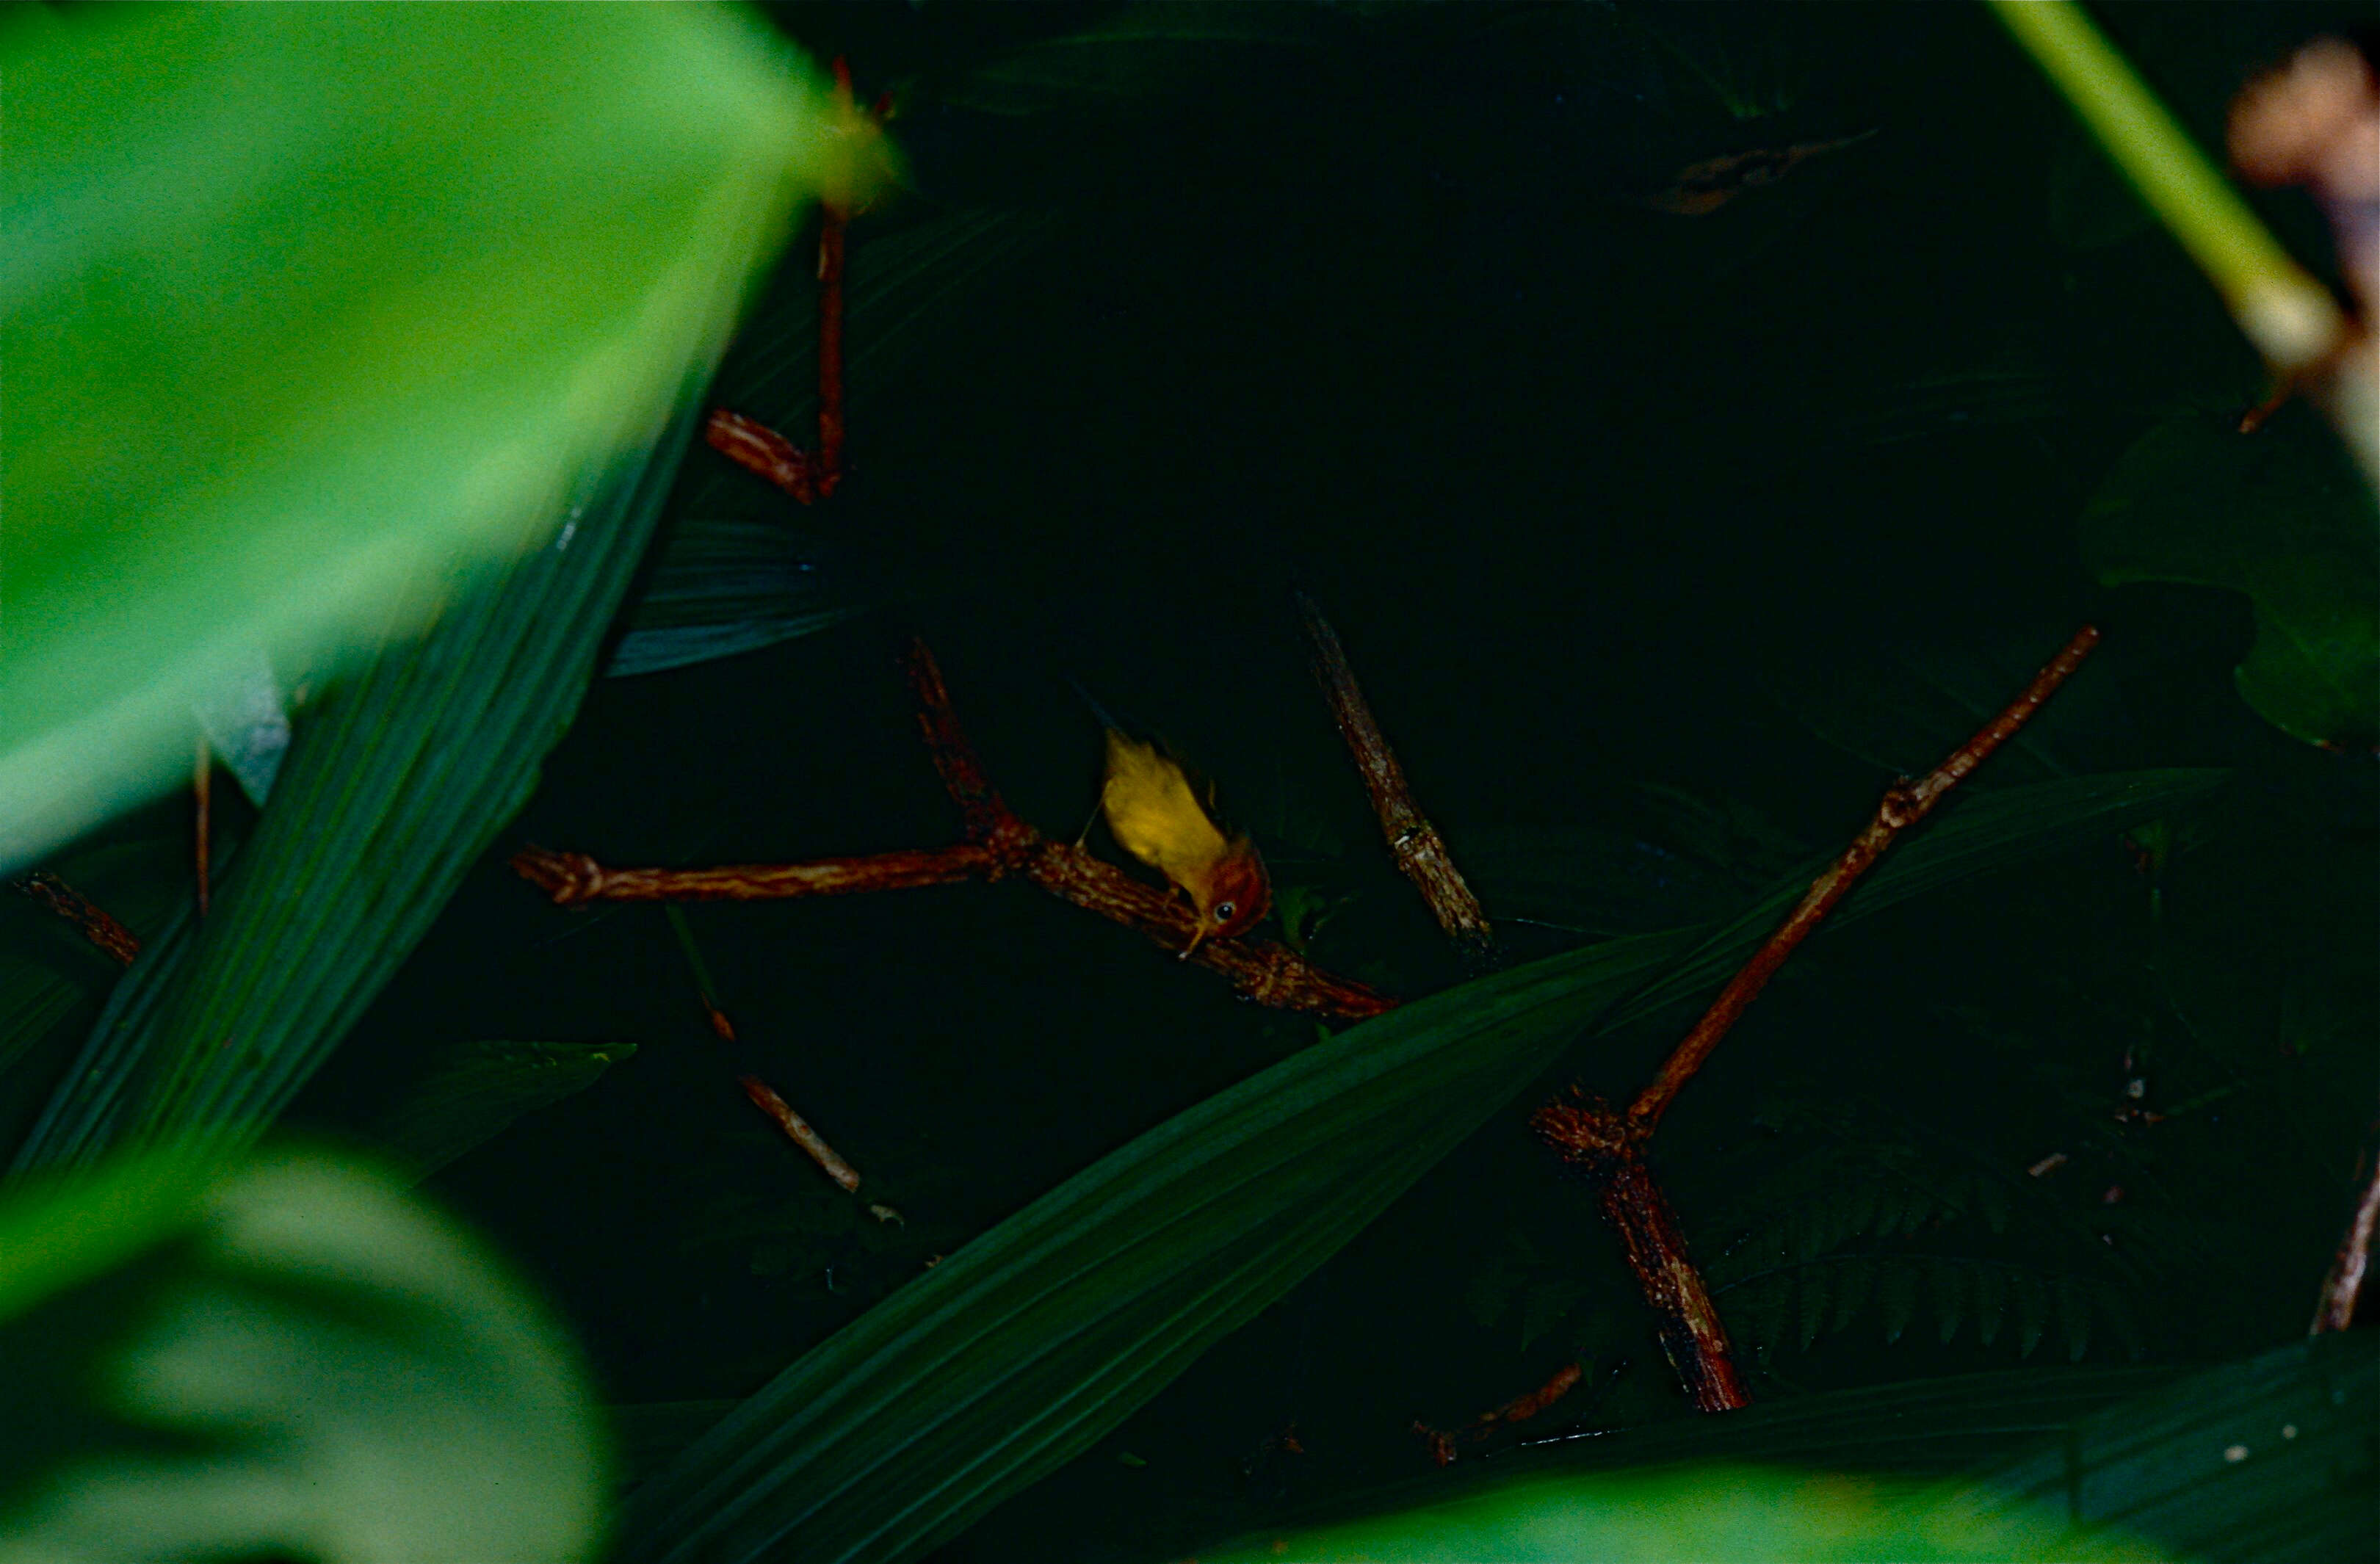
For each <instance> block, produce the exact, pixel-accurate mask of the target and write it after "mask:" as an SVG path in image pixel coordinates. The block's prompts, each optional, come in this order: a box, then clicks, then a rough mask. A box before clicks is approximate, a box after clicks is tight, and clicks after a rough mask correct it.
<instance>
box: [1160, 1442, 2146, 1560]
mask: <svg viewBox="0 0 2380 1564" xmlns="http://www.w3.org/2000/svg"><path fill="white" fill-rule="evenodd" d="M1198 1557H1199V1558H1202V1559H1212V1560H1218V1561H1239V1560H1245V1561H1247V1564H1258V1561H1262V1560H1270V1559H1276V1558H1295V1559H1301V1560H1311V1561H1314V1564H1325V1561H1342V1560H1343V1561H1346V1564H1355V1561H1358V1560H1362V1561H1370V1560H1379V1559H1397V1560H1409V1561H1411V1564H1470V1561H1473V1560H1478V1559H1497V1560H1500V1561H1511V1564H1521V1561H1523V1560H1538V1559H1542V1560H1546V1561H1548V1564H1555V1561H1561V1564H1568V1561H1569V1560H1573V1559H1582V1558H1592V1559H1597V1560H1609V1561H1611V1564H1640V1561H1641V1564H1672V1561H1674V1560H1677V1559H1682V1558H1691V1559H1696V1560H1712V1561H1714V1564H1716V1561H1718V1560H1746V1561H1753V1560H1762V1561H1765V1560H1770V1559H1780V1558H1791V1559H1795V1560H1806V1561H1808V1564H1827V1561H1832V1560H1840V1561H1845V1564H1849V1561H1852V1560H1871V1559H1877V1558H1892V1559H1969V1560H1976V1561H1979V1564H1980V1561H1983V1560H1995V1561H2013V1560H2018V1559H2040V1560H2045V1561H2046V1560H2050V1559H2073V1560H2085V1559H2094V1560H2095V1559H2106V1560H2119V1559H2123V1560H2148V1559H2157V1558H2167V1557H2168V1555H2166V1554H2162V1553H2159V1552H2157V1551H2156V1550H2155V1549H2154V1548H2151V1547H2147V1546H2143V1545H2141V1544H2139V1543H2135V1542H2132V1541H2130V1540H2128V1539H2125V1538H2123V1537H2120V1536H2115V1535H2105V1534H2102V1535H2094V1536H2089V1537H2084V1538H2077V1537H2075V1536H2073V1535H2072V1534H2070V1532H2069V1531H2068V1529H2067V1527H2066V1526H2065V1524H2064V1522H2063V1518H2062V1517H2061V1516H2060V1515H2059V1514H2058V1511H2057V1510H2056V1509H2054V1508H2052V1507H2050V1506H2046V1505H2044V1506H2040V1507H2037V1508H2036V1509H2034V1510H2031V1511H2027V1512H2023V1513H2019V1514H2007V1513H1996V1514H1994V1515H1992V1516H1991V1517H1989V1518H1988V1519H1984V1518H1978V1517H1975V1516H1973V1515H1969V1514H1965V1513H1962V1512H1960V1511H1958V1510H1955V1509H1946V1508H1945V1507H1943V1506H1941V1505H1940V1504H1938V1503H1934V1502H1928V1501H1927V1500H1926V1499H1925V1498H1923V1497H1913V1496H1912V1495H1911V1494H1909V1493H1908V1492H1907V1491H1906V1490H1904V1489H1899V1488H1896V1487H1894V1486H1892V1485H1885V1484H1876V1483H1871V1482H1864V1481H1862V1480H1861V1479H1859V1478H1857V1477H1852V1476H1846V1475H1841V1474H1837V1473H1815V1474H1811V1475H1806V1476H1804V1475H1801V1474H1798V1473H1783V1472H1773V1471H1759V1470H1755V1469H1750V1468H1743V1467H1725V1466H1696V1467H1694V1468H1693V1469H1691V1470H1689V1471H1685V1472H1665V1473H1646V1474H1644V1475H1641V1476H1627V1477H1617V1476H1611V1477H1586V1478H1570V1479H1567V1480H1564V1479H1557V1478H1541V1479H1538V1480H1536V1481H1533V1482H1514V1483H1512V1484H1510V1485H1507V1486H1504V1487H1501V1488H1500V1489H1498V1490H1496V1491H1494V1492H1491V1493H1488V1494H1483V1495H1481V1496H1479V1497H1474V1498H1469V1499H1456V1500H1450V1501H1444V1502H1440V1503H1437V1504H1431V1505H1425V1506H1422V1507H1419V1508H1416V1509H1408V1510H1404V1511H1401V1512H1399V1513H1396V1514H1393V1515H1383V1516H1379V1517H1377V1518H1375V1519H1372V1520H1367V1521H1353V1522H1342V1523H1341V1524H1339V1525H1336V1526H1330V1527H1325V1528H1322V1529H1319V1530H1316V1531H1310V1532H1299V1533H1288V1534H1269V1535H1266V1536H1264V1537H1260V1538H1255V1539H1251V1540H1249V1541H1246V1542H1243V1543H1240V1544H1238V1545H1236V1546H1223V1547H1220V1548H1216V1549H1213V1550H1208V1551H1202V1552H1201V1553H1200V1554H1199V1555H1198Z"/></svg>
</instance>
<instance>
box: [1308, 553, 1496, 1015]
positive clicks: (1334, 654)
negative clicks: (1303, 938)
mask: <svg viewBox="0 0 2380 1564" xmlns="http://www.w3.org/2000/svg"><path fill="white" fill-rule="evenodd" d="M1297 612H1298V617H1299V618H1300V619H1301V620H1303V621H1304V622H1305V638H1306V640H1307V642H1308V644H1309V645H1310V647H1311V649H1312V651H1313V657H1314V677H1315V679H1316V680H1317V682H1318V683H1319V684H1320V685H1322V694H1323V696H1324V697H1325V698H1326V699H1327V700H1329V701H1330V715H1331V717H1332V718H1333V719H1334V720H1335V721H1337V722H1338V724H1339V736H1340V737H1341V738H1342V739H1344V740H1345V741H1346V744H1347V752H1348V753H1349V754H1350V755H1352V756H1354V760H1355V770H1357V771H1358V772H1359V773H1361V774H1362V776H1363V779H1364V788H1365V791H1366V792H1367V793H1369V794H1371V795H1372V810H1373V812H1374V813H1375V814H1377V815H1378V816H1379V818H1380V834H1381V835H1383V836H1385V837H1386V838H1388V843H1389V851H1390V854H1392V855H1394V856H1395V858H1396V860H1397V867H1398V868H1400V869H1402V870H1403V871H1404V876H1405V878H1406V879H1410V880H1412V881H1413V882H1414V886H1415V889H1417V890H1418V891H1420V892H1421V894H1422V900H1423V901H1425V902H1427V903H1429V910H1430V913H1431V915H1433V916H1435V917H1436V918H1437V919H1438V924H1439V927H1440V928H1443V929H1445V930H1446V934H1447V938H1449V939H1450V940H1453V941H1454V943H1455V946H1456V948H1457V949H1459V950H1460V951H1461V952H1463V961H1464V963H1465V964H1467V965H1468V966H1469V967H1470V968H1471V970H1472V971H1474V972H1475V973H1476V972H1485V971H1488V970H1489V969H1490V968H1492V967H1494V966H1495V965H1496V964H1497V961H1496V934H1495V930H1494V929H1493V928H1491V927H1489V926H1488V913H1487V910H1486V909H1485V908H1483V907H1482V906H1480V904H1479V898H1478V897H1477V896H1475V895H1474V894H1473V893H1472V890H1471V886H1470V882H1469V881H1467V880H1465V879H1463V871H1461V870H1460V869H1458V868H1456V867H1454V856H1453V855H1452V854H1451V853H1449V852H1448V851H1447V850H1446V841H1445V839H1444V838H1443V837H1441V836H1439V834H1438V828H1437V827H1436V826H1434V825H1432V824H1430V822H1429V819H1428V817H1427V816H1425V815H1424V814H1423V813H1422V812H1421V808H1420V806H1418V805H1416V804H1415V802H1414V796H1413V789H1412V787H1411V786H1410V785H1408V784H1407V782H1405V772H1404V768H1403V766H1401V765H1399V764H1398V763H1397V754H1396V751H1395V750H1393V749H1391V748H1390V747H1389V741H1388V736H1387V735H1386V734H1382V733H1381V732H1380V724H1379V723H1378V721H1375V720H1374V718H1373V716H1372V707H1371V703H1370V702H1369V701H1367V700H1366V699H1365V698H1364V690H1363V686H1362V685H1358V684H1357V683H1356V682H1355V671H1354V668H1352V667H1350V666H1349V665H1348V662H1347V652H1346V649H1344V648H1343V647H1342V646H1341V645H1340V644H1339V632H1338V631H1336V630H1334V629H1332V628H1331V626H1330V620H1328V619H1326V618H1324V617H1323V615H1322V610H1321V609H1320V608H1319V607H1318V605H1317V604H1316V603H1315V601H1314V600H1313V599H1312V598H1309V597H1307V596H1306V595H1305V593H1304V592H1300V593H1298V594H1297Z"/></svg>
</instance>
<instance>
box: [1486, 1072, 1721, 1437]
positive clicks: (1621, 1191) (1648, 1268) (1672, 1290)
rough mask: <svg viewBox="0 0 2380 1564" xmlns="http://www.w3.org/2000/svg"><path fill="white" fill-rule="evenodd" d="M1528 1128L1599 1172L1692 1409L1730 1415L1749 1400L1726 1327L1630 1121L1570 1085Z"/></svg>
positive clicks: (1608, 1211) (1608, 1212) (1608, 1214)
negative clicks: (1567, 1094)
mask: <svg viewBox="0 0 2380 1564" xmlns="http://www.w3.org/2000/svg"><path fill="white" fill-rule="evenodd" d="M1529 1126H1530V1128H1532V1129H1534V1130H1536V1132H1537V1134H1538V1135H1539V1136H1541V1137H1542V1138H1543V1139H1544V1140H1545V1141H1546V1143H1547V1144H1548V1145H1549V1146H1552V1147H1553V1148H1554V1149H1555V1150H1556V1151H1558V1152H1560V1154H1561V1156H1562V1158H1563V1159H1564V1160H1565V1161H1568V1162H1573V1163H1575V1164H1577V1165H1578V1166H1579V1167H1581V1168H1584V1169H1585V1170H1586V1171H1587V1172H1588V1173H1589V1174H1591V1175H1592V1176H1593V1177H1594V1179H1595V1181H1596V1186H1597V1190H1596V1193H1597V1199H1598V1201H1599V1203H1600V1204H1601V1206H1602V1208H1603V1218H1604V1220H1605V1221H1607V1222H1609V1223H1610V1224H1611V1227H1612V1230H1613V1231H1616V1232H1617V1233H1619V1234H1620V1241H1621V1244H1622V1245H1623V1246H1624V1248H1625V1249H1626V1252H1627V1255H1628V1268H1629V1269H1630V1270H1631V1271H1633V1273H1635V1277H1636V1282H1637V1285H1638V1286H1639V1287H1641V1288H1642V1289H1643V1290H1644V1292H1645V1302H1646V1303H1650V1304H1651V1305H1652V1306H1653V1312H1654V1315H1656V1316H1657V1323H1656V1327H1655V1328H1656V1329H1657V1331H1658V1334H1659V1336H1660V1338H1661V1351H1662V1352H1663V1353H1665V1354H1666V1355H1667V1356H1668V1358H1669V1360H1670V1368H1671V1369H1673V1370H1674V1371H1675V1372H1676V1374H1677V1376H1678V1382H1679V1383H1680V1384H1681V1385H1682V1386H1684V1387H1685V1389H1686V1394H1687V1395H1688V1396H1690V1397H1691V1398H1693V1400H1694V1406H1695V1408H1696V1409H1697V1410H1699V1411H1702V1412H1732V1411H1734V1410H1735V1409H1737V1408H1739V1407H1743V1406H1748V1405H1750V1404H1751V1401H1752V1398H1751V1396H1750V1395H1749V1394H1747V1393H1746V1392H1745V1390H1744V1388H1743V1376H1741V1375H1739V1374H1738V1373H1737V1372H1736V1369H1735V1355H1734V1352H1733V1351H1732V1350H1731V1349H1730V1346H1729V1345H1728V1340H1727V1327H1726V1325H1725V1324H1724V1323H1723V1322H1722V1321H1721V1320H1720V1319H1719V1316H1718V1306H1717V1305H1715V1304H1714V1303H1712V1302H1711V1296H1710V1289H1709V1288H1708V1287H1707V1286H1706V1285H1705V1284H1704V1281H1703V1279H1702V1273H1701V1272H1700V1271H1698V1270H1696V1269H1695V1268H1694V1263H1693V1262H1692V1261H1690V1260H1688V1259H1687V1258H1686V1235H1685V1231H1684V1230H1683V1229H1682V1228H1681V1227H1680V1226H1679V1225H1678V1215H1677V1212H1676V1211H1675V1210H1674V1209H1672V1208H1671V1206H1670V1201H1669V1197H1668V1196H1667V1195H1665V1194H1662V1193H1661V1186H1660V1185H1659V1184H1658V1183H1656V1182H1654V1181H1653V1172H1652V1170H1651V1169H1650V1168H1648V1167H1646V1166H1645V1154H1644V1150H1643V1147H1642V1146H1640V1145H1639V1144H1638V1141H1637V1138H1636V1137H1635V1135H1634V1134H1632V1133H1631V1126H1630V1125H1629V1123H1628V1121H1626V1120H1624V1119H1622V1118H1621V1116H1620V1115H1619V1114H1618V1113H1617V1112H1614V1111H1613V1110H1612V1108H1611V1106H1610V1104H1609V1103H1607V1102H1605V1101H1603V1100H1602V1099H1601V1098H1599V1097H1589V1096H1587V1095H1585V1093H1582V1092H1578V1091H1575V1090H1573V1092H1572V1094H1571V1096H1570V1097H1568V1098H1566V1099H1564V1100H1562V1101H1560V1102H1553V1103H1548V1104H1547V1105H1546V1106H1545V1107H1543V1108H1540V1109H1537V1111H1536V1113H1535V1114H1534V1115H1532V1116H1531V1117H1530V1120H1529Z"/></svg>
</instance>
